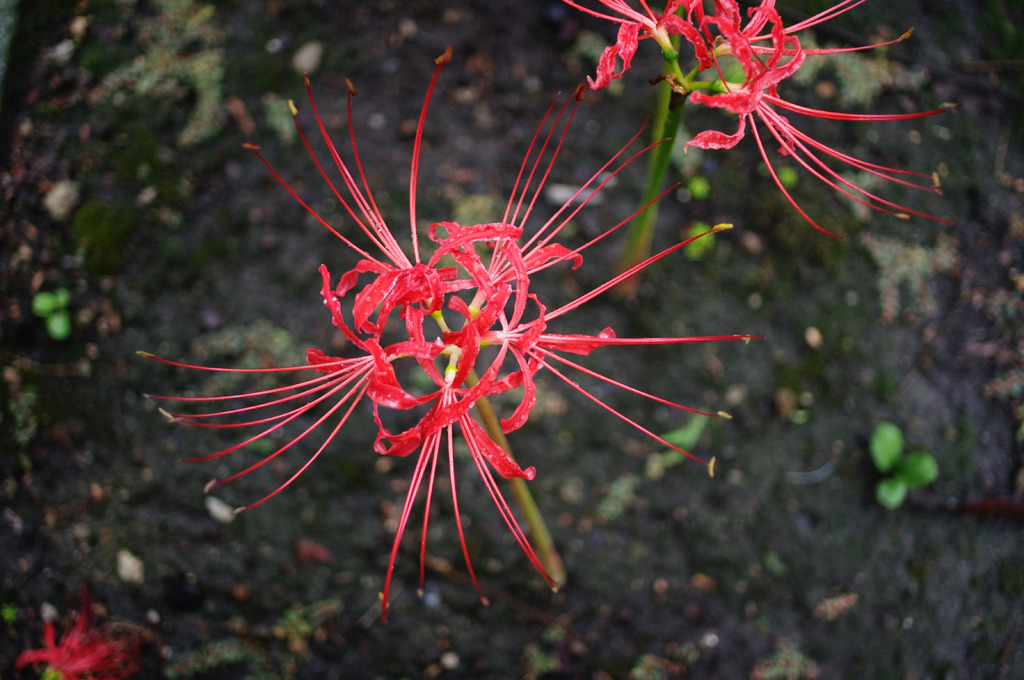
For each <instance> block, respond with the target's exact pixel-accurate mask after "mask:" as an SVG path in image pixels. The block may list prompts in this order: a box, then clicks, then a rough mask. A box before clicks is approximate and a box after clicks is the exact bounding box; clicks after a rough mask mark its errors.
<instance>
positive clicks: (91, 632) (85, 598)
mask: <svg viewBox="0 0 1024 680" xmlns="http://www.w3.org/2000/svg"><path fill="white" fill-rule="evenodd" d="M43 640H44V642H45V643H46V647H45V648H44V649H29V650H26V651H24V652H22V653H21V654H20V655H19V656H18V659H17V661H15V663H14V668H15V670H19V671H20V670H21V669H22V668H24V667H25V666H28V665H30V664H46V671H45V672H44V673H43V678H47V679H50V680H121V678H128V677H131V676H132V675H134V674H135V673H138V672H139V671H140V670H141V666H140V665H139V663H138V660H137V658H136V657H138V654H139V651H140V649H141V647H142V636H141V635H140V631H139V629H136V628H134V627H115V626H110V625H104V626H101V627H99V628H97V627H96V625H95V620H94V616H93V613H92V598H91V597H89V591H87V590H86V589H85V587H84V586H83V587H82V611H81V612H79V614H78V620H77V621H75V625H74V626H72V627H71V628H70V629H69V630H67V631H66V632H65V633H64V635H63V636H61V639H60V644H59V645H58V644H57V640H56V634H55V631H54V627H53V623H51V622H50V621H47V622H46V623H44V624H43Z"/></svg>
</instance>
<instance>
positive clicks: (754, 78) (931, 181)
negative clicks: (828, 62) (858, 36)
mask: <svg viewBox="0 0 1024 680" xmlns="http://www.w3.org/2000/svg"><path fill="white" fill-rule="evenodd" d="M861 2H863V0H844V1H843V2H840V3H838V4H837V5H835V6H834V7H832V8H831V9H829V10H826V11H824V12H822V13H820V14H818V15H816V16H814V17H811V18H810V19H807V20H806V21H803V22H800V23H799V24H796V25H794V26H790V27H785V26H783V24H782V20H781V19H780V18H779V15H778V13H777V12H776V11H775V9H774V4H775V2H774V0H763V1H762V3H761V4H760V5H759V6H757V7H751V8H750V9H749V10H748V13H749V17H750V19H749V21H748V22H747V23H746V25H743V21H742V16H741V13H740V9H739V6H738V5H737V4H736V2H735V0H716V2H715V13H714V16H709V17H705V19H704V22H703V23H704V25H703V26H702V30H703V31H704V33H705V35H706V36H707V39H708V40H709V41H710V44H713V45H714V47H713V49H712V55H713V57H714V59H715V61H716V68H717V60H718V58H720V57H722V56H725V55H732V56H733V57H735V58H736V59H737V60H738V61H739V62H740V64H741V65H742V66H743V72H744V74H745V76H746V78H745V80H744V82H742V83H730V82H725V81H724V79H723V80H720V81H718V83H717V85H718V87H717V90H718V91H716V92H715V93H713V94H707V93H706V92H703V91H700V90H696V91H694V92H691V93H690V95H689V98H690V101H692V102H694V103H696V104H704V105H706V106H711V107H715V108H722V109H725V110H727V111H730V112H732V113H735V114H737V115H738V116H739V127H738V128H737V130H736V132H734V133H733V134H726V133H723V132H719V131H717V130H705V131H703V132H700V133H698V134H697V135H695V136H694V138H693V139H692V140H690V141H689V142H687V143H686V147H689V146H695V147H698V148H701V149H730V148H732V147H733V146H735V145H736V144H737V143H738V142H739V141H740V140H741V139H742V138H743V137H744V135H745V134H746V130H747V127H748V125H749V128H750V131H751V133H752V134H753V136H754V140H755V142H756V143H757V147H758V150H759V151H760V153H761V157H762V158H763V159H764V162H765V165H766V166H767V168H768V172H769V174H770V175H771V176H772V179H773V180H774V181H775V184H776V185H777V186H778V187H779V190H780V191H782V193H783V195H784V196H785V197H786V199H787V200H788V201H789V203H790V204H791V205H792V206H793V207H794V208H796V210H797V211H798V212H799V213H800V214H801V215H802V216H803V218H804V219H806V220H807V221H808V222H810V223H811V224H812V225H813V226H814V227H815V228H816V229H818V230H820V231H823V232H825V233H828V234H831V232H829V231H828V230H826V229H824V228H823V227H822V226H821V225H819V224H818V223H817V222H815V221H814V220H813V219H812V218H811V217H810V216H809V215H807V213H806V212H804V210H803V209H802V208H801V207H800V206H799V204H797V202H796V200H795V199H794V198H793V197H792V195H791V194H790V193H789V191H787V189H786V188H785V186H783V184H782V182H781V181H780V179H779V177H778V175H777V174H776V172H775V169H774V167H773V166H772V163H771V161H770V160H769V158H768V153H767V151H766V150H765V145H764V143H763V141H762V139H761V135H760V133H759V132H758V129H757V122H758V121H760V122H761V123H762V124H763V125H764V126H765V127H766V128H767V129H768V131H769V132H771V134H772V136H773V137H774V138H775V140H776V141H777V142H778V144H779V153H781V154H782V155H784V156H789V157H791V158H792V159H793V160H794V161H796V162H797V163H798V164H799V165H800V166H801V167H803V168H804V169H805V170H807V171H808V172H810V173H811V174H812V175H813V176H814V177H815V178H817V179H818V180H820V181H822V182H824V183H825V184H827V185H828V186H830V187H831V188H833V189H835V190H836V191H839V192H840V193H842V194H843V195H845V196H848V197H850V198H851V199H853V200H855V201H857V202H858V203H860V204H862V205H865V206H867V207H869V208H871V209H873V210H877V211H879V212H884V213H888V214H890V215H895V216H897V217H900V218H903V219H906V218H907V217H908V216H909V215H911V214H912V215H918V216H920V217H926V218H928V219H931V220H935V221H938V222H943V223H946V224H948V223H949V222H948V221H947V220H943V219H940V218H938V217H935V216H933V215H928V214H926V213H923V212H920V211H917V210H913V209H911V208H908V207H906V206H903V205H899V204H897V203H894V202H893V201H890V200H887V199H885V198H882V197H881V196H878V195H876V194H874V193H872V192H870V191H868V190H867V189H865V188H863V187H861V186H859V185H858V184H856V183H854V182H852V181H850V180H848V179H846V178H844V177H843V176H842V175H841V174H840V173H839V172H838V171H837V170H835V169H834V168H833V167H832V166H831V165H829V164H828V163H826V161H825V160H824V159H823V158H822V157H823V156H828V157H831V158H832V159H834V160H836V161H839V162H840V163H843V164H846V165H848V166H850V167H851V168H854V169H856V170H859V171H862V172H865V173H868V174H870V175H874V176H875V177H879V178H881V179H884V180H887V181H890V182H895V183H897V184H902V185H904V186H908V187H912V188H914V189H919V190H922V191H927V192H933V193H940V191H939V182H938V176H937V175H934V174H931V175H929V174H923V173H918V172H911V171H908V170H901V169H897V168H890V167H885V166H882V165H878V164H875V163H869V162H867V161H864V160H861V159H859V158H856V157H854V156H850V155H848V154H845V153H843V152H842V151H839V150H838V149H835V148H833V147H831V146H828V145H827V144H824V143H822V142H819V141H817V140H815V139H813V138H812V137H810V136H808V135H807V134H805V133H803V132H801V131H800V130H799V129H798V128H797V127H796V126H794V125H793V124H792V123H791V122H790V121H789V119H788V118H786V117H785V116H784V115H783V114H782V113H780V110H781V111H788V112H790V113H796V114H801V115H805V116H813V117H817V118H827V119H830V120H846V121H850V120H853V121H883V120H906V119H910V118H921V117H924V116H931V115H934V114H936V113H942V112H943V111H945V110H946V109H945V108H941V109H935V110H932V111H923V112H920V113H906V114H851V113H838V112H833V111H822V110H819V109H811V108H807V107H804V106H800V105H797V104H794V103H792V102H788V101H786V100H785V99H783V98H782V97H780V96H779V94H778V90H777V87H778V85H779V83H780V82H782V81H783V80H785V79H786V78H788V77H790V76H791V75H793V74H794V73H795V72H796V71H797V69H799V68H800V66H801V65H802V64H803V62H804V59H805V58H806V56H807V55H809V54H827V53H837V52H845V51H851V50H850V49H846V48H833V49H814V50H805V49H803V48H802V47H801V46H800V41H799V39H798V38H797V37H796V36H795V35H794V33H796V32H798V31H800V30H803V29H805V28H808V27H810V26H814V25H817V24H819V23H822V22H824V21H826V20H828V19H830V18H832V17H834V16H836V15H838V14H841V13H843V12H846V11H848V10H850V9H852V8H853V7H856V6H857V5H859V4H860V3H861ZM710 25H714V26H715V27H716V28H717V29H718V32H719V34H720V37H719V38H718V39H713V38H711V37H710V32H709V31H708V28H707V27H708V26H710ZM766 27H767V30H768V32H767V33H763V31H764V30H765V28H766ZM907 36H909V33H907V34H905V35H903V36H901V37H900V38H899V39H897V40H894V41H891V42H889V43H883V44H884V45H888V44H892V43H894V42H899V41H900V40H902V39H904V38H906V37H907ZM764 43H770V46H769V45H766V44H764ZM881 46H882V45H871V46H869V47H867V48H853V49H870V48H874V47H881ZM719 73H720V74H721V71H719ZM913 178H917V180H916V181H915V180H914V179H913ZM922 180H923V181H922ZM832 235H833V236H834V234H832Z"/></svg>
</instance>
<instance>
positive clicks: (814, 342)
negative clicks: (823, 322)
mask: <svg viewBox="0 0 1024 680" xmlns="http://www.w3.org/2000/svg"><path fill="white" fill-rule="evenodd" d="M804 340H806V341H807V346H808V347H810V348H811V349H820V348H821V345H822V343H823V342H824V338H822V337H821V331H819V330H818V329H817V328H815V327H814V326H808V327H807V330H805V331H804Z"/></svg>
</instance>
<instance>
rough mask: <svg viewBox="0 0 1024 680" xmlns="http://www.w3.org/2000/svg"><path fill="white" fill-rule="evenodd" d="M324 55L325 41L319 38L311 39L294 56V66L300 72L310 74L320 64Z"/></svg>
mask: <svg viewBox="0 0 1024 680" xmlns="http://www.w3.org/2000/svg"><path fill="white" fill-rule="evenodd" d="M323 56H324V45H323V43H322V42H320V41H319V40H311V41H309V42H308V43H306V44H305V45H303V46H302V47H300V48H299V50H298V51H297V52H296V53H295V56H294V57H292V67H293V68H294V69H295V70H296V71H298V72H299V73H303V74H306V75H309V74H310V73H312V72H313V71H315V70H317V68H318V67H319V66H320V59H321V58H322V57H323Z"/></svg>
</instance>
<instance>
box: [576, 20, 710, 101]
mask: <svg viewBox="0 0 1024 680" xmlns="http://www.w3.org/2000/svg"><path fill="white" fill-rule="evenodd" d="M562 1H563V2H564V3H565V4H567V5H569V6H571V7H575V8H576V9H578V10H580V11H581V12H585V13H587V14H590V15H591V16H595V17H597V18H598V19H607V20H608V21H611V22H613V23H616V24H619V33H618V36H617V37H616V39H615V44H614V45H609V46H608V47H606V48H605V49H604V51H603V52H602V53H601V57H600V58H599V59H598V62H597V79H596V80H595V79H593V78H590V77H589V76H588V77H587V82H588V83H589V84H590V87H591V89H594V90H599V89H601V88H603V87H608V84H609V83H611V81H612V80H615V79H618V78H621V77H622V74H623V73H625V72H626V71H628V70H629V67H630V65H631V63H632V61H633V55H634V54H636V48H637V46H638V44H639V41H640V39H641V38H653V39H654V41H655V42H656V43H658V47H660V48H661V51H662V53H663V54H665V55H675V48H674V47H673V46H672V40H671V36H673V35H683V36H686V39H687V40H688V41H690V43H692V44H693V45H694V47H698V46H699V47H698V52H697V58H698V60H699V61H700V63H701V68H707V67H708V66H710V65H711V62H710V60H709V58H708V53H707V49H706V48H704V46H703V42H702V41H701V39H700V35H699V34H698V33H697V29H696V28H694V26H693V24H692V23H691V22H690V21H689V20H688V19H683V18H682V17H681V16H678V15H677V14H676V12H677V11H679V9H680V8H682V7H684V6H685V8H686V11H687V14H688V15H692V14H696V15H697V16H698V17H699V16H703V8H702V3H703V0H669V2H668V3H667V4H666V5H665V9H664V10H662V12H661V14H658V13H656V12H654V11H653V10H651V8H650V7H649V6H648V5H647V2H646V1H645V0H639V3H640V6H641V8H642V10H643V11H642V12H641V11H638V10H636V9H634V8H633V6H632V5H630V3H629V2H628V1H627V0H598V2H600V4H602V5H604V6H605V7H606V8H607V9H608V10H610V11H611V12H614V13H615V14H606V13H604V12H601V11H598V10H593V9H590V8H589V7H585V6H583V5H581V4H579V3H577V2H575V1H574V0H562ZM667 58H673V57H668V56H667ZM617 60H621V61H622V68H621V69H619V72H618V73H616V72H615V65H616V63H617Z"/></svg>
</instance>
